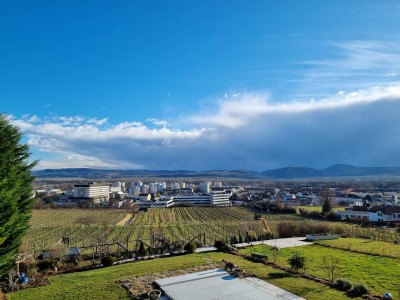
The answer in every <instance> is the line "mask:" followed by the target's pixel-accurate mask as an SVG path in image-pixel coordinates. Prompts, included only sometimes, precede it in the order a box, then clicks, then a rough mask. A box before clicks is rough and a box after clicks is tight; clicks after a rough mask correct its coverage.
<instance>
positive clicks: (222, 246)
mask: <svg viewBox="0 0 400 300" xmlns="http://www.w3.org/2000/svg"><path fill="white" fill-rule="evenodd" d="M214 247H215V248H217V251H227V250H228V246H227V245H226V243H225V241H221V240H218V241H215V243H214Z"/></svg>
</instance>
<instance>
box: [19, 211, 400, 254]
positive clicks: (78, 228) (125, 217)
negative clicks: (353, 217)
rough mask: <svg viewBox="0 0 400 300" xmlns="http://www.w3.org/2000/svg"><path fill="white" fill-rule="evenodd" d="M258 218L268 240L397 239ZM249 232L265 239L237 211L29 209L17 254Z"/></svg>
mask: <svg viewBox="0 0 400 300" xmlns="http://www.w3.org/2000/svg"><path fill="white" fill-rule="evenodd" d="M263 218H264V219H265V220H266V221H267V224H268V229H269V230H270V231H271V233H272V234H273V236H274V237H291V236H305V235H306V234H308V233H323V232H331V233H338V234H341V235H343V236H347V237H357V236H368V237H371V239H374V240H381V241H388V242H400V235H399V233H398V232H397V231H396V230H394V229H383V230H381V229H377V228H362V227H361V226H358V225H351V224H346V223H342V222H334V223H332V222H323V221H316V220H309V219H304V218H303V217H301V216H300V215H299V214H297V215H279V214H276V215H274V214H268V215H263ZM250 230H251V231H254V232H255V233H256V238H257V239H261V238H266V237H267V229H266V228H265V226H264V224H263V222H260V221H257V220H255V219H254V212H252V211H250V210H248V209H245V208H240V207H221V208H219V207H174V208H154V209H149V210H148V211H147V212H138V213H134V214H130V212H129V211H124V210H110V209H100V210H79V209H53V210H51V209H49V210H34V211H33V215H32V220H31V226H30V228H29V230H28V233H27V235H26V236H25V238H24V240H23V243H22V246H21V252H32V251H34V250H44V249H51V248H53V247H54V246H55V245H57V244H59V243H60V240H61V239H62V237H69V239H70V245H77V246H79V247H81V248H82V247H83V246H90V245H96V244H104V243H116V242H120V243H122V244H123V245H125V246H126V247H127V248H128V249H129V250H130V251H133V250H135V249H136V247H137V244H138V243H137V241H138V240H142V241H143V242H144V243H145V244H147V245H148V246H152V247H154V248H157V245H156V242H157V241H160V240H168V241H169V242H171V243H172V242H175V241H179V242H181V244H182V243H183V242H186V241H190V240H193V239H194V241H195V242H197V243H198V244H201V245H213V244H214V242H215V241H216V240H226V241H228V242H231V241H232V239H234V240H236V241H237V242H240V240H243V241H244V240H245V238H246V232H248V231H250Z"/></svg>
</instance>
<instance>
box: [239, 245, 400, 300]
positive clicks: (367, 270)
mask: <svg viewBox="0 0 400 300" xmlns="http://www.w3.org/2000/svg"><path fill="white" fill-rule="evenodd" d="M241 251H242V252H243V253H245V254H247V255H250V254H251V252H253V251H255V252H258V253H263V254H267V255H268V256H269V258H270V261H274V260H275V261H276V263H277V264H279V265H282V266H285V267H289V264H288V259H289V258H290V257H291V256H292V255H293V254H295V253H301V254H302V255H303V256H305V258H306V272H307V273H309V274H312V275H316V276H318V277H322V278H326V279H329V277H328V275H327V274H326V272H325V271H324V269H323V268H322V266H323V265H324V262H323V259H324V258H326V259H328V260H329V259H330V258H331V257H333V258H338V259H339V263H338V264H337V277H336V278H345V279H348V280H350V281H351V282H352V283H356V282H358V283H362V284H364V285H366V286H367V287H368V288H369V289H370V290H371V291H372V292H373V293H376V294H380V295H383V293H384V292H391V293H392V295H394V296H395V297H396V298H395V299H400V273H399V271H398V270H400V260H399V259H394V258H388V257H379V256H372V255H365V254H360V253H353V252H349V251H343V250H340V249H332V248H327V247H323V246H319V245H311V246H304V247H295V248H285V249H281V250H279V251H273V250H272V249H271V247H269V246H265V245H260V246H255V247H251V248H247V249H244V250H241Z"/></svg>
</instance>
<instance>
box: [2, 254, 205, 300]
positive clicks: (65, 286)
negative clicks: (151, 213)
mask: <svg viewBox="0 0 400 300" xmlns="http://www.w3.org/2000/svg"><path fill="white" fill-rule="evenodd" d="M205 263H206V260H205V259H204V256H203V255H186V256H176V257H171V258H164V259H157V260H147V261H142V262H138V263H130V264H124V265H119V266H113V267H108V268H102V269H97V270H93V271H86V272H77V273H71V274H63V275H57V276H51V277H50V278H49V279H50V283H51V284H50V285H48V286H44V287H39V288H33V289H25V290H22V291H19V292H17V293H13V294H9V295H8V296H7V298H8V299H25V300H28V299H32V300H37V299H52V300H56V299H73V300H77V299H130V298H129V295H128V293H127V291H126V290H125V289H124V288H123V287H122V285H121V284H120V283H119V282H118V280H120V279H125V278H129V277H133V276H141V275H146V274H153V273H158V272H162V271H166V270H175V269H180V268H188V267H193V266H198V265H203V264H205Z"/></svg>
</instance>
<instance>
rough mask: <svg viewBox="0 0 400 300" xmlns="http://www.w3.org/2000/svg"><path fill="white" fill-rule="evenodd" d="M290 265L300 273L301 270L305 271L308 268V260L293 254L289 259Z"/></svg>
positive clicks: (298, 254)
mask: <svg viewBox="0 0 400 300" xmlns="http://www.w3.org/2000/svg"><path fill="white" fill-rule="evenodd" d="M288 263H289V265H290V268H291V269H292V270H293V271H295V272H296V273H298V272H299V270H300V269H304V268H305V266H306V258H305V257H304V256H303V255H301V254H300V253H296V254H293V255H292V256H291V257H290V258H289V259H288Z"/></svg>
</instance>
